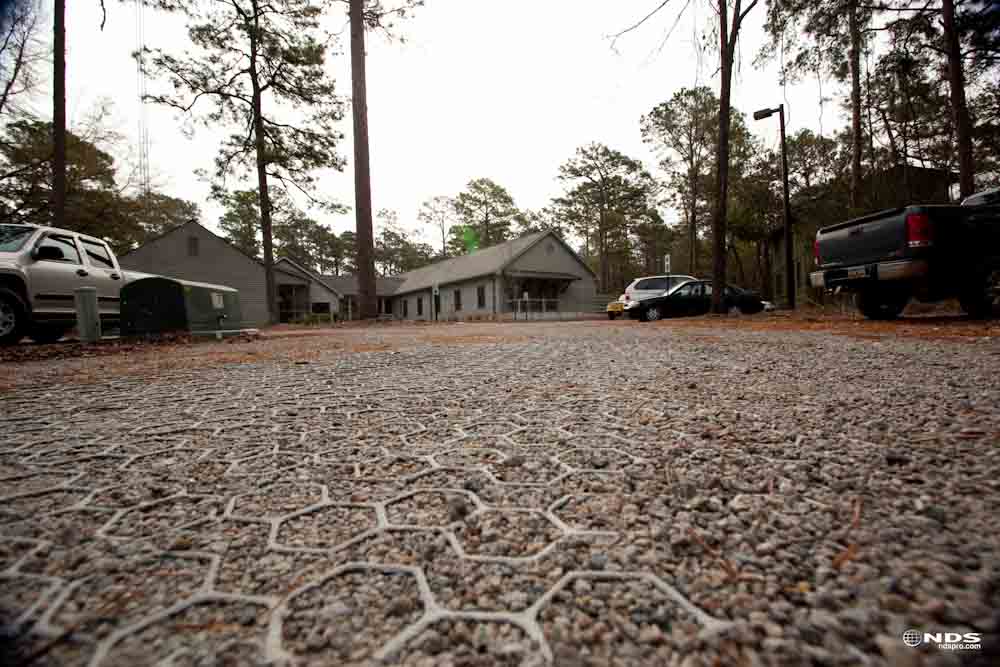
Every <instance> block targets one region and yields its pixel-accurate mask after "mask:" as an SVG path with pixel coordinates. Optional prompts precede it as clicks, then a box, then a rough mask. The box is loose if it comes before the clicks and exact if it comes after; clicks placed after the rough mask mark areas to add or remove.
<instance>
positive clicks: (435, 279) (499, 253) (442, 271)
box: [396, 230, 594, 294]
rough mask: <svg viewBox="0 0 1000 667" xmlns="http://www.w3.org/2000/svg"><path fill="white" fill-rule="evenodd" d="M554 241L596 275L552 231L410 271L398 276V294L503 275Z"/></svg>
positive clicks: (534, 233) (538, 233)
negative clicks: (544, 241)
mask: <svg viewBox="0 0 1000 667" xmlns="http://www.w3.org/2000/svg"><path fill="white" fill-rule="evenodd" d="M549 236H551V237H553V238H555V239H556V240H557V241H559V243H560V245H562V247H563V248H564V249H565V250H566V251H567V252H568V253H570V254H571V255H572V256H573V257H574V258H575V259H576V260H577V261H578V262H579V263H580V266H582V267H583V268H584V269H586V270H587V272H588V273H590V274H591V275H594V272H593V271H592V270H591V269H590V267H589V266H587V264H586V262H584V261H583V260H582V259H581V258H580V256H579V255H578V254H576V252H575V251H574V250H573V249H572V248H570V247H569V246H568V245H567V244H566V242H565V241H563V240H562V238H560V237H559V235H558V234H556V233H555V232H553V231H551V230H547V231H543V232H533V233H531V234H527V235H525V236H522V237H520V238H517V239H513V240H511V241H507V242H506V243H501V244H499V245H495V246H490V247H488V248H483V249H482V250H477V251H475V252H473V253H469V254H468V255H461V256H459V257H452V258H450V259H444V260H441V261H439V262H435V263H434V264H429V265H427V266H424V267H421V268H419V269H414V270H413V271H408V272H407V273H404V274H402V275H401V276H399V277H400V278H402V279H403V281H402V283H401V284H400V285H399V288H398V289H397V290H396V294H405V293H408V292H416V291H419V290H423V289H429V288H431V287H433V286H434V285H445V284H448V283H457V282H462V281H465V280H471V279H472V278H478V277H480V276H489V275H493V274H495V273H500V272H501V271H503V269H504V268H505V267H507V266H508V265H509V264H511V263H512V262H513V261H514V260H516V259H518V258H519V257H520V256H521V255H523V254H524V253H526V252H528V250H530V249H531V248H532V247H533V246H534V245H535V244H537V243H538V242H540V241H541V240H542V239H544V238H547V237H549Z"/></svg>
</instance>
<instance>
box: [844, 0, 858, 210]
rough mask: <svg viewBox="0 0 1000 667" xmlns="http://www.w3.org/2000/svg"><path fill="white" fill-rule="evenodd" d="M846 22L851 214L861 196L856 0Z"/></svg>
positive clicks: (853, 1) (849, 7)
mask: <svg viewBox="0 0 1000 667" xmlns="http://www.w3.org/2000/svg"><path fill="white" fill-rule="evenodd" d="M847 24H848V30H849V31H850V38H851V48H850V53H849V59H850V67H851V193H850V197H851V198H850V207H851V214H852V215H853V214H854V213H856V212H858V210H859V209H860V208H861V205H862V197H861V25H860V23H859V20H858V0H851V2H850V3H849V5H848V8H847Z"/></svg>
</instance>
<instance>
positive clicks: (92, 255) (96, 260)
mask: <svg viewBox="0 0 1000 667" xmlns="http://www.w3.org/2000/svg"><path fill="white" fill-rule="evenodd" d="M83 249H84V250H86V251H87V258H88V259H89V260H90V263H91V265H92V266H97V267H100V268H102V269H113V268H115V263H114V260H112V259H111V252H110V251H108V249H107V247H106V246H105V245H104V244H103V243H98V242H96V241H88V240H87V239H83Z"/></svg>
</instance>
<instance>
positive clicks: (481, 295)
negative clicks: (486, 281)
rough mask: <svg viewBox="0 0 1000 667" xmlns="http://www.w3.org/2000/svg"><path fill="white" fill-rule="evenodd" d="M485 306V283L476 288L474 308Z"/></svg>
mask: <svg viewBox="0 0 1000 667" xmlns="http://www.w3.org/2000/svg"><path fill="white" fill-rule="evenodd" d="M485 307H486V285H480V286H479V287H477V288H476V308H485Z"/></svg>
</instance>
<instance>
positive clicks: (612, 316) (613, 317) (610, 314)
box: [608, 312, 618, 320]
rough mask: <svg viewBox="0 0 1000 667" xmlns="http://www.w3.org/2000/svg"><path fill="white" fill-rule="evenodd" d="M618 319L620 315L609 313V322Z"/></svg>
mask: <svg viewBox="0 0 1000 667" xmlns="http://www.w3.org/2000/svg"><path fill="white" fill-rule="evenodd" d="M616 317H618V313H610V312H609V313H608V319H609V320H613V319H615V318H616Z"/></svg>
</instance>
